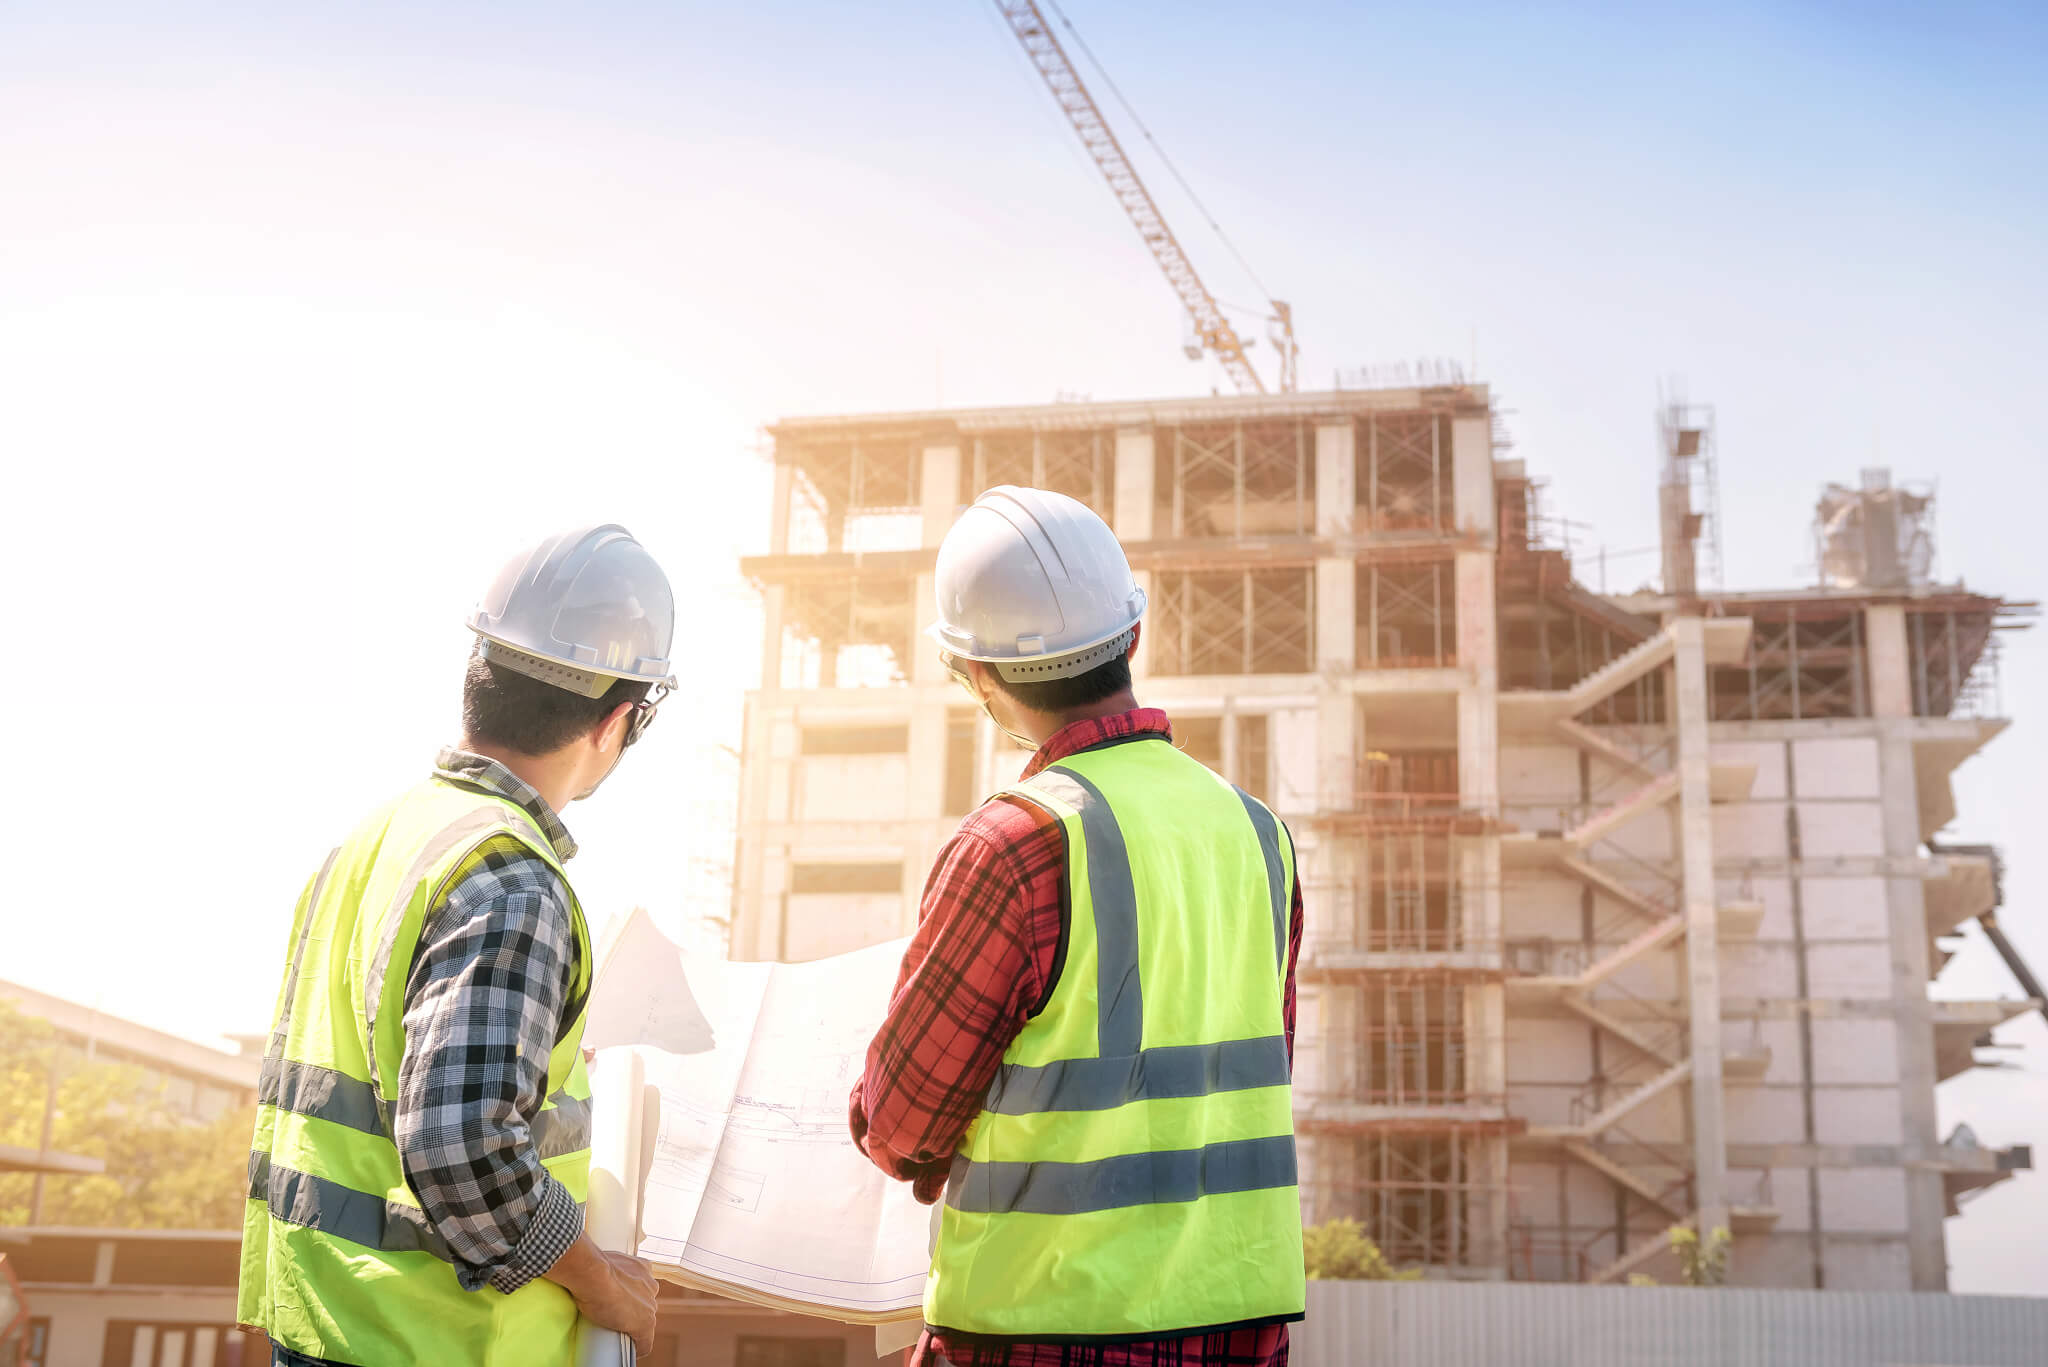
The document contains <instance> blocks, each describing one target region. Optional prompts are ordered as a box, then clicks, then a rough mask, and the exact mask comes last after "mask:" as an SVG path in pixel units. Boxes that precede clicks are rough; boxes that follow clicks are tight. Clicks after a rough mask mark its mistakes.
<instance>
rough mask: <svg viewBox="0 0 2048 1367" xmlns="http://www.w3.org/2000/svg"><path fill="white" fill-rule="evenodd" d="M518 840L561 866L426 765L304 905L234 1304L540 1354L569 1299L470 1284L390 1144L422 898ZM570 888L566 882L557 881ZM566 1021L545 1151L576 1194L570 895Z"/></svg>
mask: <svg viewBox="0 0 2048 1367" xmlns="http://www.w3.org/2000/svg"><path fill="white" fill-rule="evenodd" d="M501 837H510V838H512V839H514V840H517V841H518V842H519V843H520V844H522V845H524V846H526V847H527V848H529V849H531V850H532V851H533V852H534V854H535V855H537V856H538V857H539V858H541V859H543V860H544V861H546V862H547V863H548V864H549V865H550V867H552V868H553V869H554V870H555V872H556V873H557V874H560V873H561V868H560V864H559V862H558V861H557V860H556V859H555V857H554V852H553V847H552V846H551V845H550V844H549V843H548V842H547V841H546V840H545V838H544V837H543V836H542V835H541V834H540V832H539V831H538V830H537V829H536V828H535V827H534V825H533V823H532V821H531V819H530V818H528V817H527V815H526V814H525V813H524V812H523V811H522V810H520V809H519V808H518V807H517V806H516V805H514V804H512V803H509V802H506V801H504V800H503V799H500V798H497V797H493V796H490V795H487V794H482V793H478V792H475V791H474V790H471V789H468V788H465V787H461V786H459V785H455V784H451V783H448V782H446V781H443V780H439V779H436V780H433V781H430V782H428V783H426V784H423V785H421V786H420V787H419V788H416V789H414V790H413V791H412V792H410V793H408V794H406V795H405V796H404V797H403V798H401V799H399V800H398V801H397V802H395V803H393V804H391V805H389V806H388V807H386V808H384V809H382V810H381V811H379V812H378V813H376V814H375V815H373V816H372V817H371V818H370V819H369V820H368V821H366V822H365V823H364V824H363V825H362V826H361V827H359V828H358V829H357V831H356V832H355V833H354V834H353V835H351V837H350V838H349V840H348V841H347V842H345V843H344V844H343V845H342V846H341V847H340V848H339V849H338V850H336V851H335V853H334V854H333V855H331V856H329V859H328V861H327V864H326V865H325V866H324V867H323V868H322V870H321V872H320V873H319V874H318V875H317V876H316V877H315V878H314V879H313V880H312V882H311V883H310V885H309V888H308V891H307V892H306V894H305V895H304V897H303V898H302V900H301V902H300V905H299V909H298V912H297V914H296V915H295V917H294V925H293V945H292V950H291V953H290V956H289V959H288V967H287V970H286V980H285V983H284V986H283V988H282V989H281V990H280V993H279V999H278V1010H277V1022H276V1026H275V1028H274V1029H273V1031H272V1036H271V1044H270V1048H269V1049H268V1050H267V1051H266V1054H265V1058H264V1062H263V1069H262V1072H261V1074H260V1076H259V1079H258V1084H257V1101H258V1107H257V1122H256V1134H255V1137H254V1139H253V1141H252V1143H251V1146H250V1156H249V1201H248V1206H247V1210H246V1215H245V1218H244V1222H243V1240H242V1273H241V1286H240V1292H239V1295H238V1299H237V1318H238V1319H239V1320H240V1321H241V1322H242V1323H245V1324H251V1325H255V1326H257V1327H260V1328H262V1329H264V1330H265V1332H266V1333H268V1334H269V1335H270V1337H271V1338H272V1339H273V1340H274V1341H276V1342H278V1343H281V1344H283V1345H285V1346H286V1347H289V1348H291V1349H293V1350H295V1351H297V1352H300V1353H305V1354H309V1355H311V1356H315V1357H321V1358H326V1359H330V1360H334V1361H339V1362H359V1363H370V1362H384V1361H464V1362H485V1363H491V1364H504V1365H507V1367H509V1365H511V1364H526V1363H534V1364H539V1363H544V1362H554V1361H558V1360H561V1359H563V1358H564V1357H565V1356H567V1355H568V1354H569V1352H570V1351H571V1347H572V1345H573V1341H574V1333H575V1323H576V1313H575V1305H574V1302H573V1301H571V1300H570V1299H569V1297H568V1295H567V1293H566V1292H564V1291H563V1290H562V1289H561V1288H560V1287H557V1286H555V1285H554V1284H553V1283H549V1282H546V1281H544V1280H539V1281H535V1282H532V1283H529V1284H528V1285H527V1286H525V1287H522V1288H521V1289H520V1290H519V1291H517V1292H515V1293H513V1294H511V1295H509V1296H507V1295H503V1294H501V1293H499V1292H497V1291H495V1290H492V1289H490V1288H488V1287H486V1288H484V1289H482V1290H480V1291H476V1292H470V1291H465V1290H463V1289H462V1287H461V1285H460V1284H459V1283H458V1281H457V1278H456V1268H457V1267H458V1265H459V1264H458V1263H457V1260H456V1258H455V1255H454V1253H453V1251H452V1250H451V1249H450V1248H449V1247H448V1245H447V1243H446V1241H445V1240H444V1239H443V1238H442V1237H441V1235H440V1234H439V1232H438V1231H437V1230H436V1229H435V1228H434V1227H433V1225H432V1224H431V1222H430V1221H429V1220H428V1219H427V1217H426V1215H425V1213H424V1212H423V1211H421V1210H420V1208H419V1204H418V1201H417V1199H416V1198H415V1197H414V1196H413V1194H412V1191H411V1189H410V1187H409V1186H408V1185H407V1183H406V1179H405V1175H404V1171H403V1165H402V1163H401V1161H400V1159H399V1154H398V1149H397V1146H396V1143H395V1142H394V1137H393V1134H394V1127H395V1117H396V1091H397V1073H398V1065H399V1061H400V1059H401V1058H402V1057H403V1055H404V1052H405V1030H404V1020H403V1015H404V1012H403V1005H404V989H405V981H406V978H407V976H408V972H409V968H410V965H411V962H412V956H413V954H414V952H415V950H416V949H417V946H418V942H419V938H420V934H421V931H422V928H423V925H424V923H425V919H426V915H427V913H428V912H429V911H430V910H431V909H432V908H433V907H434V906H435V905H436V904H437V903H438V900H439V898H440V897H441V896H442V895H443V894H444V893H445V891H446V889H447V888H448V887H449V886H450V885H452V883H453V882H454V881H455V880H457V879H459V878H460V877H461V876H462V875H463V874H464V873H465V872H467V870H468V869H469V868H470V867H472V866H473V865H474V863H475V860H476V859H477V858H478V857H479V854H480V852H481V850H482V849H483V848H484V846H485V845H486V844H488V843H489V842H490V841H492V840H494V839H499V838H501ZM563 886H564V887H565V888H566V887H567V881H566V878H565V879H564V884H563ZM569 904H570V912H571V918H572V921H573V926H574V936H575V953H576V970H575V975H574V981H573V986H572V993H573V995H572V997H571V999H570V1002H569V1016H570V1018H571V1019H570V1025H569V1028H568V1029H567V1030H565V1031H564V1032H563V1034H562V1037H561V1038H560V1039H558V1040H557V1041H556V1042H555V1044H554V1047H553V1048H552V1049H551V1050H550V1053H549V1057H548V1067H547V1089H548V1090H547V1095H546V1099H545V1101H544V1102H543V1105H542V1108H541V1109H540V1110H539V1111H538V1112H537V1113H536V1114H534V1115H533V1116H532V1117H530V1124H531V1137H532V1141H533V1144H534V1147H535V1151H536V1154H537V1156H538V1157H539V1159H540V1160H541V1162H542V1163H543V1165H544V1166H545V1167H546V1169H547V1171H548V1172H549V1173H550V1174H551V1175H552V1176H553V1177H555V1178H556V1180H558V1181H560V1182H561V1183H562V1184H563V1186H564V1187H565V1188H567V1190H568V1192H569V1194H570V1195H571V1197H573V1198H574V1199H575V1200H577V1201H578V1202H579V1203H580V1202H581V1201H582V1200H583V1199H584V1197H585V1194H586V1192H587V1190H588V1186H589V1160H590V1153H589V1146H590V1089H589V1079H588V1075H587V1073H586V1071H585V1068H584V1064H583V1058H582V1052H581V1044H582V1036H583V1025H584V1018H585V1006H586V1004H587V1001H588V995H589V981H590V973H591V966H592V953H591V946H590V939H589V930H588V927H587V925H586V923H585V921H584V918H583V913H582V909H581V907H580V906H578V905H577V904H576V900H575V896H574V893H573V892H571V893H570V894H569Z"/></svg>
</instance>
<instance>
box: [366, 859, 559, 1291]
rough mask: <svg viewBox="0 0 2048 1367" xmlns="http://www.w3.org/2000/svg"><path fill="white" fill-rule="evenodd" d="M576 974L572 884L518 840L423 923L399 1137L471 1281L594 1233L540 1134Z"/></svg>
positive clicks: (502, 1279) (525, 1278) (534, 1270)
mask: <svg viewBox="0 0 2048 1367" xmlns="http://www.w3.org/2000/svg"><path fill="white" fill-rule="evenodd" d="M575 972H576V941H575V929H574V920H573V915H572V913H571V911H570V908H569V900H568V895H567V890H566V889H565V888H564V887H563V885H562V880H561V877H560V875H558V874H557V873H556V872H555V871H554V870H553V869H552V868H550V867H549V866H548V865H547V864H546V863H545V862H544V861H542V860H541V859H539V858H538V857H537V856H535V855H534V854H533V853H532V852H531V851H529V850H527V849H525V848H524V847H523V846H521V845H519V844H518V843H517V842H515V841H510V840H507V841H505V842H504V843H503V844H502V845H497V846H493V847H487V848H486V850H485V852H484V855H483V857H482V859H481V860H480V861H479V862H478V863H477V865H476V866H475V867H474V868H473V869H472V870H471V871H470V872H469V873H467V874H465V875H464V876H463V877H462V878H461V879H460V880H458V881H457V882H456V884H455V885H454V887H452V888H451V889H450V890H449V892H448V894H447V896H446V898H445V899H444V901H443V902H442V904H441V905H440V906H439V907H438V908H436V909H433V910H432V911H431V912H430V913H429V917H428V922H427V925H426V926H425V927H424V928H423V929H422V931H421V934H420V943H419V948H418V950H417V952H416V953H415V955H414V958H413V963H412V968H411V972H410V973H409V974H408V975H407V979H406V987H405V1037H406V1047H405V1056H404V1059H403V1060H402V1061H401V1063H400V1065H399V1070H398V1109H397V1116H396V1119H395V1122H394V1125H393V1136H394V1138H395V1139H396V1141H397V1144H398V1154H399V1159H400V1162H401V1164H402V1165H403V1168H404V1172H405V1181H406V1185H407V1186H408V1187H410V1188H411V1189H412V1193H413V1195H414V1196H416V1197H417V1198H418V1199H419V1203H420V1208H421V1210H422V1211H423V1212H424V1213H425V1214H426V1217H427V1219H428V1221H429V1222H431V1224H432V1225H433V1227H434V1229H435V1230H436V1231H438V1232H439V1233H440V1235H441V1237H442V1239H444V1240H445V1241H446V1242H447V1244H448V1247H449V1249H450V1251H451V1252H452V1253H453V1254H454V1257H455V1260H456V1278H457V1280H458V1281H459V1282H460V1283H461V1284H462V1286H463V1288H464V1289H465V1290H470V1291H475V1290H477V1289H479V1288H481V1287H483V1286H486V1285H488V1286H492V1287H495V1288H497V1289H498V1290H499V1291H503V1292H507V1293H510V1292H512V1291H516V1290H517V1289H518V1288H520V1287H521V1286H524V1285H525V1284H526V1283H527V1282H529V1281H531V1280H533V1279H534V1278H535V1277H537V1276H539V1275H540V1274H542V1273H543V1272H546V1271H547V1270H548V1269H549V1268H551V1267H553V1266H554V1264H555V1261H556V1260H557V1259H558V1258H560V1257H561V1256H562V1254H563V1253H564V1252H566V1251H567V1250H568V1248H569V1246H570V1245H571V1244H573V1243H574V1242H575V1241H576V1237H577V1236H578V1235H579V1234H580V1233H582V1230H583V1212H582V1208H581V1207H579V1206H578V1205H577V1204H576V1202H575V1200H574V1199H573V1198H572V1197H571V1196H570V1195H569V1193H568V1190H567V1189H566V1188H564V1187H563V1186H562V1185H561V1183H559V1182H557V1181H556V1180H555V1178H554V1177H553V1176H552V1175H550V1174H549V1173H548V1171H547V1170H546V1169H545V1168H543V1167H542V1166H541V1161H540V1154H539V1153H538V1152H537V1150H536V1149H535V1146H534V1143H533V1135H532V1124H533V1118H534V1117H535V1116H536V1115H537V1114H539V1112H540V1108H541V1103H542V1101H543V1100H544V1099H545V1096H546V1088H547V1066H548V1056H549V1054H550V1053H551V1052H552V1051H553V1049H554V1045H555V1042H556V1040H557V1039H558V1038H559V1036H560V1032H561V1030H562V1027H563V1025H564V1024H565V1022H564V1021H563V1019H562V1017H563V1013H564V1010H565V1007H566V1005H567V1003H568V999H569V995H570V992H571V989H572V986H573V984H574V981H575Z"/></svg>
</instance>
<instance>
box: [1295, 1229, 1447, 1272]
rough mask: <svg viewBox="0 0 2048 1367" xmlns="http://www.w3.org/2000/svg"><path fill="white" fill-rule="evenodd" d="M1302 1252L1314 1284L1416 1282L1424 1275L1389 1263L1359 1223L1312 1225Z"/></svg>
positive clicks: (1304, 1237) (1302, 1243) (1420, 1270)
mask: <svg viewBox="0 0 2048 1367" xmlns="http://www.w3.org/2000/svg"><path fill="white" fill-rule="evenodd" d="M1301 1250H1302V1255H1303V1257H1304V1259H1305V1261H1306V1262H1307V1264H1308V1276H1309V1280H1310V1281H1329V1282H1412V1281H1417V1280H1419V1279H1420V1278H1421V1276H1422V1269H1420V1268H1410V1269H1408V1270H1407V1271H1405V1272H1404V1271H1401V1270H1399V1269H1397V1268H1396V1267H1395V1266H1394V1265H1393V1264H1392V1263H1390V1262H1388V1261H1387V1259H1386V1256H1385V1255H1384V1254H1382V1253H1381V1252H1380V1246H1379V1245H1378V1244H1376V1243H1374V1242H1373V1241H1372V1240H1371V1239H1370V1238H1368V1237H1366V1233H1365V1226H1363V1225H1361V1224H1359V1223H1358V1221H1356V1220H1325V1221H1324V1222H1323V1223H1322V1224H1319V1225H1310V1226H1309V1227H1308V1228H1307V1229H1305V1230H1303V1231H1302V1234H1301Z"/></svg>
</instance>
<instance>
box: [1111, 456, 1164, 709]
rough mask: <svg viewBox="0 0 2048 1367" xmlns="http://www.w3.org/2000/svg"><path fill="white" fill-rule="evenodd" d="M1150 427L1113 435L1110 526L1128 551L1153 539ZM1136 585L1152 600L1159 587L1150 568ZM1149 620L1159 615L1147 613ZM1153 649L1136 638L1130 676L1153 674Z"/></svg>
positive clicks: (1153, 620)
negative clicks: (1114, 479) (1113, 484)
mask: <svg viewBox="0 0 2048 1367" xmlns="http://www.w3.org/2000/svg"><path fill="white" fill-rule="evenodd" d="M1152 476H1153V461H1152V429H1151V428H1149V427H1148V428H1141V429H1138V430H1135V431H1128V432H1119V433H1117V434H1116V492H1115V495H1114V506H1113V507H1112V509H1111V513H1112V516H1111V519H1110V526H1111V528H1112V529H1113V530H1114V531H1115V532H1116V536H1117V540H1119V541H1121V542H1123V543H1124V548H1125V550H1126V552H1127V553H1128V551H1129V549H1130V548H1131V547H1133V546H1139V545H1143V544H1144V543H1145V542H1147V541H1150V540H1151V539H1152V492H1153V477H1152ZM1137 580H1138V587H1139V588H1141V589H1143V590H1144V591H1145V597H1146V599H1147V601H1151V600H1152V599H1153V597H1154V594H1155V592H1156V590H1157V588H1158V585H1157V584H1156V583H1155V582H1154V577H1153V574H1152V572H1151V571H1150V570H1139V571H1138V572H1137ZM1147 621H1148V623H1156V622H1157V621H1158V618H1156V617H1154V616H1152V615H1151V614H1150V613H1149V612H1148V613H1147ZM1151 661H1152V652H1151V651H1149V650H1147V649H1146V648H1145V642H1144V640H1143V638H1142V637H1140V639H1139V641H1138V650H1137V653H1136V654H1134V655H1132V656H1131V678H1132V679H1133V680H1142V679H1144V678H1146V677H1148V676H1149V675H1150V674H1151V673H1152V666H1151Z"/></svg>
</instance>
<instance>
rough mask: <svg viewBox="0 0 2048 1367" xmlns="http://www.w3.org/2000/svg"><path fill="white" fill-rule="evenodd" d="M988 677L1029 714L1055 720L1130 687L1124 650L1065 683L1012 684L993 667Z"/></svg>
mask: <svg viewBox="0 0 2048 1367" xmlns="http://www.w3.org/2000/svg"><path fill="white" fill-rule="evenodd" d="M989 673H990V674H992V675H994V676H995V683H996V687H997V688H1000V689H1001V690H1002V691H1003V692H1005V693H1007V694H1009V695H1010V696H1011V697H1012V698H1015V699H1016V700H1017V701H1018V702H1019V703H1022V704H1023V705H1024V706H1025V707H1028V708H1030V709H1031V710H1032V711H1033V712H1047V713H1051V714H1053V715H1055V716H1057V715H1058V714H1060V713H1062V712H1071V711H1073V710H1074V709H1075V708H1077V707H1088V706H1091V705H1093V704H1095V703H1099V702H1101V701H1102V700H1103V699H1104V698H1113V697H1115V696H1116V695H1117V694H1119V693H1127V692H1129V691H1130V687H1131V652H1130V651H1128V650H1126V651H1125V652H1124V653H1123V654H1121V655H1119V656H1117V657H1116V658H1115V659H1114V660H1110V661H1108V662H1106V663H1104V664H1099V665H1097V666H1095V668H1093V669H1091V670H1089V671H1088V672H1087V673H1086V674H1076V675H1074V676H1073V677H1072V678H1068V679H1042V680H1039V681H1036V682H1033V683H1012V682H1011V681H1010V680H1008V679H1006V678H1004V677H1003V676H1002V672H1001V671H1000V670H998V669H997V668H996V667H995V666H994V665H990V666H989Z"/></svg>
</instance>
